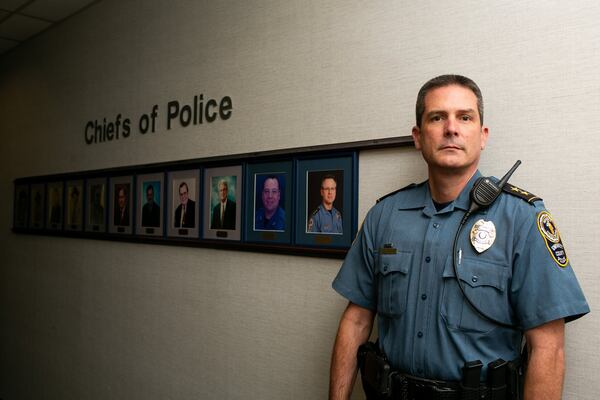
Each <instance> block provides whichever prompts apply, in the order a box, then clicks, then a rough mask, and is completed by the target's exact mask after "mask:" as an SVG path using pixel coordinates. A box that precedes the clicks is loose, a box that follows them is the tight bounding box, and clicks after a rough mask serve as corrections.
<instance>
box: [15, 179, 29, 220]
mask: <svg viewBox="0 0 600 400" xmlns="http://www.w3.org/2000/svg"><path fill="white" fill-rule="evenodd" d="M28 217H29V185H27V184H22V185H15V202H14V214H13V227H15V228H27V218H28Z"/></svg>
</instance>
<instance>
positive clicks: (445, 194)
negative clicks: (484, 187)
mask: <svg viewBox="0 0 600 400" xmlns="http://www.w3.org/2000/svg"><path fill="white" fill-rule="evenodd" d="M475 172H477V166H474V167H473V168H468V169H466V170H451V169H432V168H429V191H430V193H431V197H432V199H433V200H434V201H436V202H437V203H448V202H451V201H454V200H456V198H458V196H459V195H460V193H461V192H462V190H463V189H464V188H465V186H466V185H467V183H469V180H470V179H471V178H472V177H473V175H474V174H475Z"/></svg>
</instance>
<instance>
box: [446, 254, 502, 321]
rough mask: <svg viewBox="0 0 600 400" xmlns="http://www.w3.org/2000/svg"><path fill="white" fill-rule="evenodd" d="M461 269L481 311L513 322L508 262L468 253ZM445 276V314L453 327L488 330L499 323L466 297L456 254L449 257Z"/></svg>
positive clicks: (464, 283) (463, 279) (469, 293)
mask: <svg viewBox="0 0 600 400" xmlns="http://www.w3.org/2000/svg"><path fill="white" fill-rule="evenodd" d="M457 270H458V276H459V278H460V280H461V284H462V286H463V289H464V291H465V294H466V295H467V296H468V298H469V300H471V302H472V303H473V304H474V305H475V306H477V308H478V309H479V310H480V311H482V312H483V313H484V314H485V315H488V316H490V317H492V318H494V319H497V320H499V321H502V322H506V323H511V322H512V321H511V306H510V302H509V299H508V295H507V293H508V292H507V287H508V279H509V270H510V269H509V268H508V266H505V265H501V264H497V263H494V262H489V261H485V260H481V259H475V258H468V257H465V258H463V260H462V262H461V264H460V265H459V266H457ZM443 280H444V283H443V295H442V304H441V314H442V317H443V318H444V320H445V321H446V325H447V326H448V327H449V328H452V329H459V330H462V331H468V332H481V333H486V332H489V331H491V330H492V329H494V328H496V327H498V326H499V325H498V324H496V323H494V322H492V321H490V320H488V319H487V318H485V317H483V316H482V315H481V314H480V313H479V312H477V311H475V310H474V309H473V307H472V306H471V305H470V304H469V303H468V302H467V300H465V298H464V296H463V294H462V292H461V291H460V288H459V287H458V283H457V282H456V278H455V277H454V268H453V265H452V257H448V259H447V260H446V263H445V266H444V273H443Z"/></svg>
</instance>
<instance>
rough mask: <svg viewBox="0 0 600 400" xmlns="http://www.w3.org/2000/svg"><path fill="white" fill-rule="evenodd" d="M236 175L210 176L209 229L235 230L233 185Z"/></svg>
mask: <svg viewBox="0 0 600 400" xmlns="http://www.w3.org/2000/svg"><path fill="white" fill-rule="evenodd" d="M236 181H237V176H217V177H213V178H212V194H211V207H212V208H211V210H212V216H211V220H210V221H211V222H210V229H228V230H235V216H236V204H235V185H236Z"/></svg>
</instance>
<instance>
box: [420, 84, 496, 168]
mask: <svg viewBox="0 0 600 400" xmlns="http://www.w3.org/2000/svg"><path fill="white" fill-rule="evenodd" d="M412 135H413V139H414V141H415V147H416V148H417V150H420V151H421V153H422V154H423V158H424V159H425V161H426V162H427V164H428V166H429V169H430V171H432V170H436V169H437V170H440V169H443V170H445V171H448V170H455V171H460V172H471V171H472V172H474V171H475V169H476V168H477V164H478V163H479V156H480V154H481V151H482V150H483V148H484V147H485V143H486V140H487V137H488V128H487V127H485V126H482V125H481V121H480V118H479V112H478V111H477V97H476V96H475V94H474V93H473V92H472V91H471V90H470V89H468V88H465V87H462V86H458V85H450V86H445V87H441V88H437V89H434V90H432V91H431V92H429V93H428V94H427V96H425V112H424V113H423V120H422V121H421V128H419V127H417V126H415V127H414V128H413V130H412Z"/></svg>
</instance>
